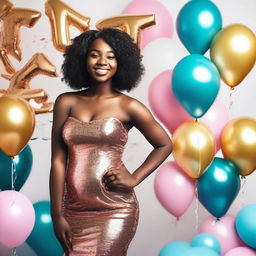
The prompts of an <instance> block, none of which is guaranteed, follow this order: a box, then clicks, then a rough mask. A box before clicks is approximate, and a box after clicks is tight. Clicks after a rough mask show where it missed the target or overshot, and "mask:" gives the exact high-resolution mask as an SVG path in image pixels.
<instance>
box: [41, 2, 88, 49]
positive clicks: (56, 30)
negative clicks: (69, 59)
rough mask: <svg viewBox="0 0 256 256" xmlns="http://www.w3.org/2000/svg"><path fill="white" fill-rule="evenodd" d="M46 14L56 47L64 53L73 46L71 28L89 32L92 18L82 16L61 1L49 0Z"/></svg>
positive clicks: (46, 5) (46, 4)
mask: <svg viewBox="0 0 256 256" xmlns="http://www.w3.org/2000/svg"><path fill="white" fill-rule="evenodd" d="M45 14H46V15H47V16H48V17H49V20H50V23H51V30H52V41H53V45H54V47H55V48H56V49H57V50H58V51H61V52H64V51H65V49H66V47H67V46H68V45H70V44H71V40H70V33H69V26H70V25H72V26H74V27H76V28H77V29H78V30H80V31H81V32H83V31H87V30H89V22H90V18H89V17H85V16H83V15H81V14H80V13H78V12H76V11H75V10H73V9H72V8H70V7H69V6H68V5H66V4H65V3H63V2H61V1H59V0H58V1H56V0H48V1H47V2H46V3H45Z"/></svg>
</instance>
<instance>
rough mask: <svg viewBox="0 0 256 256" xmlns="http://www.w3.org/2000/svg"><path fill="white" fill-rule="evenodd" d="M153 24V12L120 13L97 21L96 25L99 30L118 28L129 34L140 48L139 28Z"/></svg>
mask: <svg viewBox="0 0 256 256" xmlns="http://www.w3.org/2000/svg"><path fill="white" fill-rule="evenodd" d="M155 24H156V22H155V15H154V14H145V15H120V16H114V17H110V18H107V19H104V20H101V21H98V22H97V24H96V27H97V29H99V30H101V29H104V28H118V29H120V30H122V31H124V32H126V33H127V34H129V35H130V37H131V38H132V39H133V40H134V42H135V43H136V44H137V46H138V47H139V48H141V47H140V44H141V30H142V29H144V28H147V27H150V26H153V25H155Z"/></svg>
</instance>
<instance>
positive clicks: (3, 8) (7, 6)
mask: <svg viewBox="0 0 256 256" xmlns="http://www.w3.org/2000/svg"><path fill="white" fill-rule="evenodd" d="M12 7H13V4H12V3H10V2H9V1H8V0H1V2H0V19H2V18H3V17H4V16H5V15H6V14H7V13H8V12H9V11H10V10H11V8H12Z"/></svg>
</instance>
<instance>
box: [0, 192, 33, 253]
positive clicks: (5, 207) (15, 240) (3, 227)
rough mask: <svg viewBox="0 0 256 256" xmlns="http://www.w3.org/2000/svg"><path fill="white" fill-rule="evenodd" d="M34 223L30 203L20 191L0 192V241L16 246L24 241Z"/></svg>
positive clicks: (9, 245)
mask: <svg viewBox="0 0 256 256" xmlns="http://www.w3.org/2000/svg"><path fill="white" fill-rule="evenodd" d="M34 223H35V211H34V208H33V205H32V203H31V202H30V201H29V199H28V198H27V197H25V196H24V195H23V194H21V193H20V192H16V191H12V190H5V191H2V192H0V243H2V244H3V245H5V246H7V247H9V248H16V247H18V246H20V245H21V244H22V243H24V242H25V241H26V239H27V237H28V236H29V235H30V233H31V231H32V229H33V227H34Z"/></svg>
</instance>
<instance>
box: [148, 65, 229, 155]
mask: <svg viewBox="0 0 256 256" xmlns="http://www.w3.org/2000/svg"><path fill="white" fill-rule="evenodd" d="M171 76H172V70H166V71H163V72H162V73H160V74H159V75H158V76H156V77H155V78H154V79H153V80H152V82H151V84H150V87H149V90H148V100H149V105H150V107H151V109H152V111H153V113H154V114H155V115H156V116H157V117H158V119H159V120H160V121H161V122H162V123H163V124H164V125H165V126H166V127H167V128H168V130H169V131H170V132H171V133H174V131H175V130H176V128H177V127H178V126H179V125H181V124H182V123H183V122H186V121H191V120H194V118H192V117H191V116H190V115H189V114H188V113H187V112H186V111H185V109H184V108H183V107H182V106H181V105H180V103H179V102H178V101H177V100H176V98H175V96H174V94H173V91H172V86H171ZM199 120H200V121H201V122H202V123H204V124H205V125H206V126H207V127H208V128H209V129H210V130H211V131H212V133H213V135H214V137H215V141H216V152H217V151H218V150H219V149H220V135H221V131H222V129H223V128H224V126H225V125H226V124H227V122H228V120H229V114H228V111H227V109H226V107H225V105H224V104H223V103H221V102H220V101H218V100H215V102H214V103H213V105H212V106H211V107H210V108H209V110H208V111H207V112H206V114H205V115H204V116H203V117H202V118H200V119H199Z"/></svg>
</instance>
